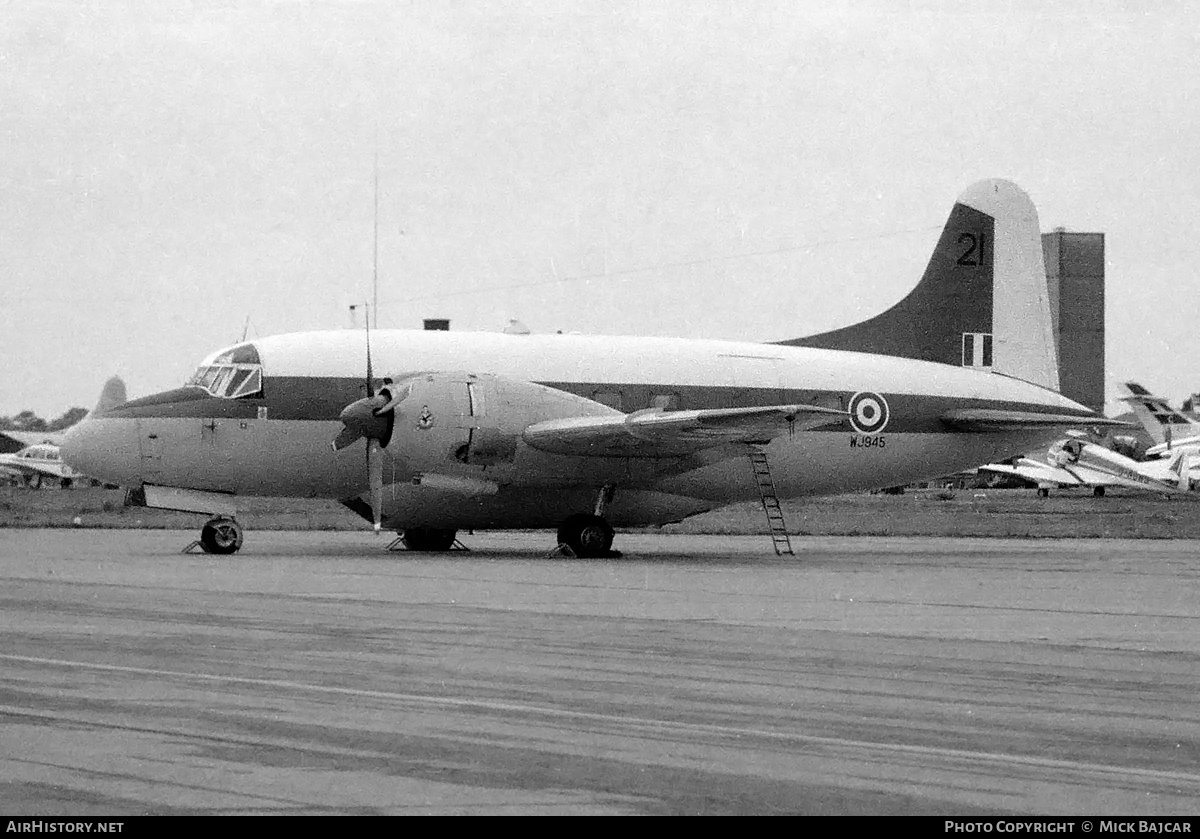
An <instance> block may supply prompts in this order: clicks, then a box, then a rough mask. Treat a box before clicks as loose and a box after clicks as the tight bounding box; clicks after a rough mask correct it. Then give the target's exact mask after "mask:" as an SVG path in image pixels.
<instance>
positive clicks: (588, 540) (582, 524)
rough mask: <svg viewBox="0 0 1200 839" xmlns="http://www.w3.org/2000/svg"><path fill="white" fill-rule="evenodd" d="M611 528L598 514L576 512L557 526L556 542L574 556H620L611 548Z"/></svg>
mask: <svg viewBox="0 0 1200 839" xmlns="http://www.w3.org/2000/svg"><path fill="white" fill-rule="evenodd" d="M612 541H613V529H612V527H610V526H609V524H608V522H606V521H605V520H604V519H602V518H601V517H600V516H590V515H587V514H586V513H578V514H576V515H573V516H568V517H567V520H566V521H564V522H563V523H562V524H561V525H560V526H559V528H558V544H559V546H560V547H561V546H566V547H568V548H570V549H571V553H573V554H575V556H578V557H583V558H593V557H602V556H620V554H619V553H617V552H615V551H613V549H612Z"/></svg>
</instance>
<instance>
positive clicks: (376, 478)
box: [367, 440, 383, 533]
mask: <svg viewBox="0 0 1200 839" xmlns="http://www.w3.org/2000/svg"><path fill="white" fill-rule="evenodd" d="M367 473H368V474H369V475H370V478H371V512H372V514H373V515H374V517H375V532H376V533H378V532H379V531H380V529H381V528H382V526H383V452H382V451H381V450H380V448H379V444H378V443H376V442H375V441H374V440H371V441H369V442H368V443H367Z"/></svg>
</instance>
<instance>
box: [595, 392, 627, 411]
mask: <svg viewBox="0 0 1200 839" xmlns="http://www.w3.org/2000/svg"><path fill="white" fill-rule="evenodd" d="M592 399H594V400H595V401H596V402H599V403H600V404H601V405H607V406H608V407H610V408H616V409H617V410H618V411H620V410H622V409H621V391H619V390H598V391H596V392H595V393H593V394H592Z"/></svg>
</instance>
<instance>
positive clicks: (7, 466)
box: [0, 455, 66, 480]
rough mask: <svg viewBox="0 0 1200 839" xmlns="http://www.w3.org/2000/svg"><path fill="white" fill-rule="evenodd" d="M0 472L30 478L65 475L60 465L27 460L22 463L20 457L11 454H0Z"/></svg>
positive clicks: (61, 476)
mask: <svg viewBox="0 0 1200 839" xmlns="http://www.w3.org/2000/svg"><path fill="white" fill-rule="evenodd" d="M0 473H3V474H8V475H16V476H18V477H31V478H32V477H34V476H36V475H41V476H42V477H43V478H55V479H57V480H61V479H62V478H64V477H66V472H65V470H64V469H63V467H62V466H61V465H51V464H46V463H29V462H28V461H26V462H24V463H22V462H21V459H18V458H15V457H13V456H11V455H0Z"/></svg>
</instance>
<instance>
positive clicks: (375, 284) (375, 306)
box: [371, 125, 379, 329]
mask: <svg viewBox="0 0 1200 839" xmlns="http://www.w3.org/2000/svg"><path fill="white" fill-rule="evenodd" d="M373 256H374V258H373V263H372V269H371V314H372V315H373V316H374V318H375V328H376V329H378V328H379V126H378V125H376V126H375V246H374V255H373Z"/></svg>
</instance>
